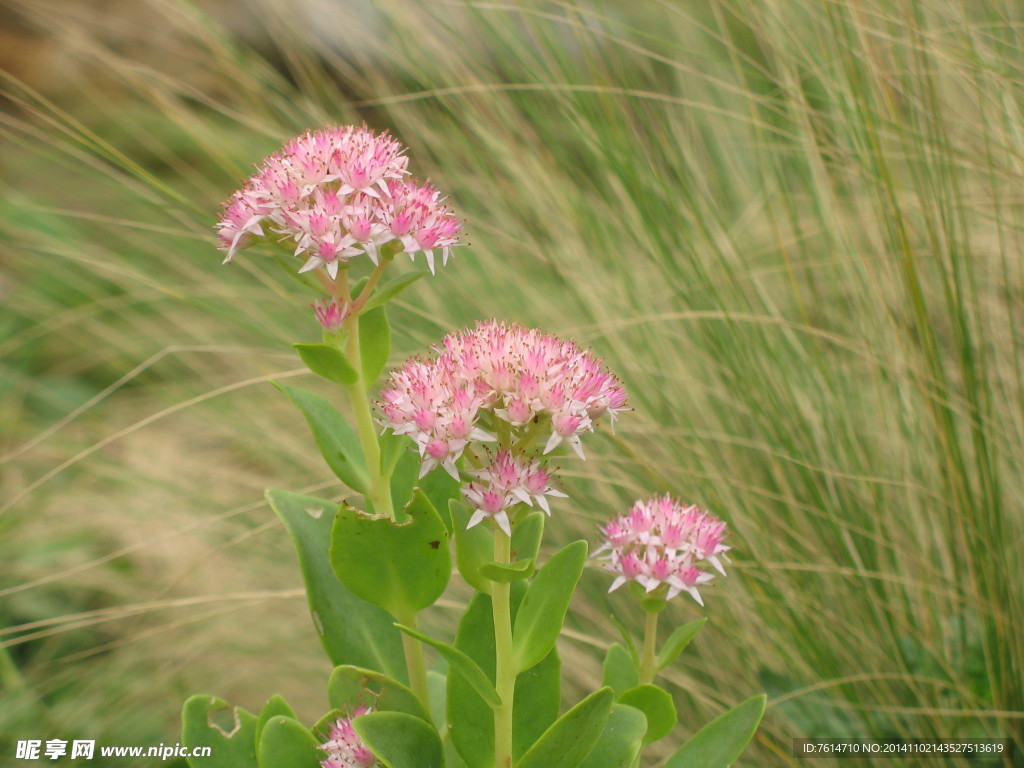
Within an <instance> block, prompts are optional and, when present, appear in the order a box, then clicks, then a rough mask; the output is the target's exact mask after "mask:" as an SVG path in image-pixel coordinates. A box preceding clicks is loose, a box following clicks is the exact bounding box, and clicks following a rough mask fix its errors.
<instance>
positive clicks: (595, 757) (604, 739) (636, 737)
mask: <svg viewBox="0 0 1024 768" xmlns="http://www.w3.org/2000/svg"><path fill="white" fill-rule="evenodd" d="M646 730H647V719H646V718H645V717H644V714H643V712H640V711H639V710H637V709H633V708H632V707H627V706H625V705H623V704H612V711H611V714H610V715H608V722H607V724H606V725H605V727H604V730H603V731H601V738H599V739H598V740H597V744H595V745H594V748H593V749H592V750H590V754H589V755H587V759H586V760H584V761H583V762H582V763H581V764H580V768H630V766H632V765H633V761H634V760H636V756H637V755H639V754H640V750H641V749H642V748H643V744H644V742H643V738H644V732H645V731H646Z"/></svg>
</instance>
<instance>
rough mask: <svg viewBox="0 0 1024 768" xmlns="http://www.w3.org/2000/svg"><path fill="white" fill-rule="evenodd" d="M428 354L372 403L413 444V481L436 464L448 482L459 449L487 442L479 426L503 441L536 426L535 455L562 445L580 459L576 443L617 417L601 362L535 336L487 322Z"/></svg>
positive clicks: (621, 397) (614, 393)
mask: <svg viewBox="0 0 1024 768" xmlns="http://www.w3.org/2000/svg"><path fill="white" fill-rule="evenodd" d="M437 353H438V354H437V357H436V358H435V359H427V360H420V359H415V358H414V359H412V360H410V361H408V362H407V363H406V364H405V365H404V366H403V367H402V368H400V369H398V370H396V371H393V372H392V373H391V376H390V378H389V379H388V382H387V385H386V386H385V388H384V390H383V391H382V392H381V399H380V408H381V410H382V411H383V413H384V418H385V424H386V425H387V426H389V427H391V428H392V429H393V430H394V432H395V434H399V435H406V434H407V435H410V436H412V438H413V439H414V440H415V441H416V445H417V447H418V448H419V451H420V456H421V457H422V458H423V468H422V473H423V474H426V473H427V472H429V471H430V470H431V469H433V468H434V467H436V466H438V465H441V466H443V467H444V468H445V469H446V470H448V472H449V473H450V474H451V475H452V476H453V477H455V478H456V479H458V470H457V469H456V467H455V461H456V460H457V459H458V458H459V456H461V455H462V452H463V450H464V449H465V447H466V445H467V444H468V443H469V442H470V441H471V440H477V441H483V442H487V441H493V440H495V439H496V438H495V436H494V435H493V434H491V433H490V432H487V431H485V429H484V427H489V428H490V429H492V430H494V431H495V432H502V433H504V434H506V435H509V436H510V437H511V440H510V441H509V442H515V441H518V440H521V439H523V438H524V437H525V436H526V435H527V434H528V433H529V434H533V432H534V431H536V430H544V429H545V427H546V428H547V429H550V436H549V437H548V439H547V442H546V444H545V446H544V453H549V452H550V451H552V450H553V449H554V448H555V447H556V446H558V445H559V444H560V443H561V442H562V441H563V440H564V441H565V442H567V443H568V444H569V445H570V446H572V448H573V449H574V450H575V451H576V453H577V454H579V456H580V457H581V458H582V457H583V448H582V446H581V444H580V435H582V434H584V433H585V432H590V431H592V430H593V428H594V422H595V420H596V419H598V418H599V417H601V416H602V415H604V414H605V413H607V414H608V415H609V417H610V418H611V419H612V420H613V423H614V419H615V415H616V414H617V413H618V412H619V411H622V410H626V409H627V403H626V392H625V389H623V387H622V383H621V382H620V381H619V380H618V379H616V378H615V377H614V376H613V375H612V374H611V373H609V372H608V371H607V370H606V369H605V368H604V366H603V364H602V361H601V360H599V359H598V358H596V357H595V356H594V355H593V354H592V353H590V352H589V351H585V350H582V349H580V348H579V347H578V346H577V345H576V343H575V342H572V341H568V340H564V339H559V338H557V337H555V336H549V335H547V334H545V333H543V332H542V331H540V330H537V329H530V330H528V329H526V328H523V327H521V326H518V325H506V324H505V323H499V322H497V321H494V320H490V321H487V322H482V323H479V324H477V326H476V328H474V329H472V330H469V331H463V332H460V333H453V334H450V335H448V336H445V337H444V339H442V341H441V347H440V348H439V349H438V350H437ZM481 423H482V426H481ZM506 444H507V443H506Z"/></svg>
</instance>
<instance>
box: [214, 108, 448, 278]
mask: <svg viewBox="0 0 1024 768" xmlns="http://www.w3.org/2000/svg"><path fill="white" fill-rule="evenodd" d="M407 164H408V159H407V158H406V157H405V148H404V147H402V145H401V144H399V143H398V142H397V141H395V140H394V139H393V138H391V137H390V136H388V135H387V134H386V133H384V134H375V133H373V132H372V131H370V130H369V129H367V128H365V127H362V128H356V127H354V126H342V127H332V128H321V129H319V130H316V131H309V132H307V133H304V134H303V135H302V136H299V137H297V138H295V139H292V140H291V141H289V142H287V143H286V144H285V145H284V146H283V147H282V148H281V150H280V151H278V152H276V153H275V154H273V155H271V156H270V157H268V158H266V159H265V160H264V161H263V163H262V165H260V166H259V168H258V169H257V172H256V173H255V174H254V175H253V176H252V177H251V178H250V179H249V180H248V181H246V182H245V184H244V186H243V187H242V188H241V189H240V190H238V191H236V192H235V193H234V194H233V195H232V196H231V198H230V199H229V200H228V201H227V202H226V203H225V205H224V210H223V213H222V214H221V219H220V221H219V222H218V224H217V233H218V241H219V244H218V247H219V248H220V249H221V250H224V251H226V252H227V255H226V257H225V259H224V262H225V263H228V262H230V261H231V260H232V259H233V258H234V255H235V253H236V252H237V251H239V250H241V249H242V248H245V247H248V246H249V245H252V244H253V243H254V242H256V241H257V240H259V239H260V238H268V237H274V239H276V240H279V241H281V242H282V243H285V244H287V245H289V246H290V247H293V248H294V250H295V255H296V256H302V257H304V258H305V262H304V263H303V264H302V267H301V268H300V269H299V271H300V272H308V271H310V270H314V269H318V268H321V267H322V268H323V269H324V270H325V271H326V272H327V274H328V275H329V276H330V277H331V279H335V278H336V277H337V276H338V272H339V271H340V269H341V268H342V267H343V266H344V265H346V264H347V262H348V261H349V260H350V259H352V258H353V257H355V256H358V255H360V254H366V256H367V257H368V258H369V259H370V260H371V261H373V263H374V264H376V263H377V261H378V249H379V247H380V246H382V245H385V244H387V243H391V242H397V243H398V245H399V251H398V252H399V253H401V252H403V251H404V252H405V253H408V254H409V256H410V258H412V257H414V256H415V255H416V254H417V253H421V252H422V253H423V254H424V255H425V258H426V261H427V264H428V266H429V267H430V271H431V272H433V271H434V251H435V250H440V251H441V255H442V258H443V261H444V262H447V261H448V257H449V256H450V255H451V249H452V248H453V247H455V246H456V245H459V242H458V240H459V235H460V234H461V230H462V227H461V224H460V223H459V221H458V219H456V218H455V216H454V214H453V213H452V212H451V210H450V209H449V208H448V206H447V205H445V204H444V198H442V197H441V194H440V192H438V191H437V190H436V189H434V188H433V187H432V186H430V185H429V184H424V185H421V186H420V185H417V184H415V183H413V182H411V181H410V180H409V179H408V178H407V176H408V170H406V165H407Z"/></svg>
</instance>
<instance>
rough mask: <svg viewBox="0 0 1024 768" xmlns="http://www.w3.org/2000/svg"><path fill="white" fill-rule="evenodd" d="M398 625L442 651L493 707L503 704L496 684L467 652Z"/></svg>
mask: <svg viewBox="0 0 1024 768" xmlns="http://www.w3.org/2000/svg"><path fill="white" fill-rule="evenodd" d="M396 626H397V627H398V628H399V629H400V630H402V631H403V632H405V634H407V635H409V637H414V638H416V639H417V640H419V641H420V642H421V643H425V644H427V645H429V646H430V647H431V648H433V649H434V650H436V651H437V652H438V653H440V654H441V655H442V656H443V657H444V659H445V661H447V662H448V664H449V665H450V666H451V668H452V669H454V670H455V671H456V672H458V673H459V674H460V675H462V676H463V677H464V678H466V682H467V683H469V684H470V685H471V686H472V687H473V690H474V691H476V692H477V693H478V694H479V695H480V697H481V698H482V699H483V700H484V701H486V702H487V704H488V706H490V707H491V708H492V709H493V708H494V707H497V706H499V705H500V704H501V699H500V698H499V697H498V692H497V691H496V690H495V688H494V684H493V683H492V682H491V681H490V680H489V679H488V677H487V675H486V674H484V671H483V670H482V669H480V665H479V664H477V663H476V662H475V661H473V660H472V659H471V658H469V656H467V655H466V654H465V653H463V652H462V651H460V650H459V649H458V648H456V647H455V646H453V645H449V644H448V643H444V642H441V641H440V640H435V639H434V638H432V637H430V636H429V635H426V634H424V633H423V632H420V631H419V630H418V629H413V628H412V627H406V626H403V625H402V624H397V625H396Z"/></svg>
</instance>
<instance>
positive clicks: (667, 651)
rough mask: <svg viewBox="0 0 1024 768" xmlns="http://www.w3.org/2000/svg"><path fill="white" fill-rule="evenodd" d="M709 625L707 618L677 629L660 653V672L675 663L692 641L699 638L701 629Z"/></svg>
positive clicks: (658, 663) (658, 662)
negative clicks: (698, 634)
mask: <svg viewBox="0 0 1024 768" xmlns="http://www.w3.org/2000/svg"><path fill="white" fill-rule="evenodd" d="M707 623H708V620H707V618H702V619H697V620H696V621H691V622H690V623H689V624H683V626H681V627H676V629H675V631H674V632H673V633H672V635H671V636H670V637H669V639H668V640H666V641H665V644H664V645H663V646H662V647H661V650H660V651H659V652H658V661H657V668H658V669H659V670H660V669H664V668H665V667H667V666H668V665H669V664H671V663H672V662H673V661H675V660H676V659H677V658H678V657H679V654H681V653H682V652H683V651H684V650H686V646H688V645H689V644H690V641H691V640H693V638H694V637H696V636H697V633H698V632H700V630H701V627H703V626H704V625H705V624H707Z"/></svg>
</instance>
